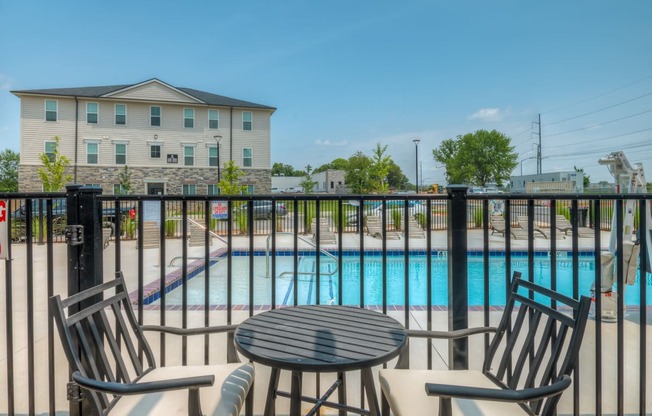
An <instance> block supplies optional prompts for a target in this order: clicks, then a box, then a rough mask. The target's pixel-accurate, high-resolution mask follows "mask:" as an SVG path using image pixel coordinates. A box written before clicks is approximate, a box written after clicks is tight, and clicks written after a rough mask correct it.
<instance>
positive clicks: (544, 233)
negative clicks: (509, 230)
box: [516, 215, 550, 240]
mask: <svg viewBox="0 0 652 416" xmlns="http://www.w3.org/2000/svg"><path fill="white" fill-rule="evenodd" d="M516 219H517V220H518V225H520V226H521V228H522V229H524V230H525V232H526V233H527V230H528V227H529V223H528V217H525V216H522V215H519V216H517V217H516ZM532 230H533V231H534V232H535V233H538V234H539V235H541V236H542V237H543V238H545V239H548V240H549V239H550V231H549V230H546V229H542V228H540V227H539V226H538V225H536V224H533V225H532ZM535 237H536V234H535Z"/></svg>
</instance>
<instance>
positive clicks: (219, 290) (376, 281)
mask: <svg viewBox="0 0 652 416" xmlns="http://www.w3.org/2000/svg"><path fill="white" fill-rule="evenodd" d="M404 260H405V258H404V256H403V255H402V254H393V255H388V256H387V263H386V264H387V266H386V267H387V268H386V270H387V285H386V287H385V288H383V279H382V276H383V264H382V258H381V257H380V256H365V258H364V261H365V263H364V294H363V299H364V304H365V305H382V303H383V291H385V292H386V294H387V295H386V296H387V304H388V305H400V306H404V305H405V283H404V279H405V261H404ZM232 261H233V267H232V270H233V279H232V300H231V303H232V304H234V305H248V304H249V257H247V256H234V257H232ZM426 261H427V258H426V256H425V254H416V255H413V254H411V255H410V261H409V266H408V273H409V304H410V306H415V305H426V304H427V267H426ZM431 261H432V288H433V290H432V305H439V306H447V305H448V260H447V259H446V258H445V256H441V257H439V256H433V257H432V259H431ZM320 263H321V264H320V267H321V270H322V275H321V277H320V279H319V288H320V290H319V292H320V303H322V304H328V303H335V304H337V303H339V299H338V293H339V273H338V272H337V264H336V263H335V262H334V261H332V260H330V259H328V258H327V257H324V256H322V257H321V260H320ZM342 264H343V266H342V283H341V284H342V304H344V305H358V304H359V303H360V278H359V275H360V257H359V256H358V255H345V256H343V260H342ZM578 264H579V267H578V268H579V290H580V294H583V295H589V294H590V288H591V285H592V283H593V281H594V279H595V270H594V262H593V257H592V256H582V257H580V260H579V263H578ZM550 266H551V262H550V258H549V257H547V256H536V257H535V264H534V282H535V283H538V284H541V285H544V286H548V287H549V286H550ZM298 270H299V272H300V273H305V274H300V275H299V278H298V284H297V287H296V288H295V287H294V278H293V273H292V271H293V258H292V257H288V256H279V257H277V259H276V275H277V278H276V290H275V292H276V293H275V300H276V304H277V305H283V304H293V303H294V290H295V289H296V290H297V296H298V302H299V304H315V303H316V301H315V300H316V296H317V290H316V288H317V279H316V274H315V270H316V261H315V257H314V256H310V255H304V256H301V257H300V259H299V267H298ZM468 270H469V285H468V291H469V306H481V305H482V304H483V302H484V263H483V258H482V257H481V256H469V257H468ZM514 270H516V271H520V272H521V273H522V274H523V277H524V278H527V276H528V270H527V257H526V256H512V271H514ZM209 274H210V282H209V288H210V291H209V304H210V305H225V304H226V303H227V296H226V287H227V286H226V284H227V282H226V274H227V260H226V259H224V260H221V261H219V262H217V263H216V264H214V265H213V266H211V268H210V272H209ZM329 274H330V275H329ZM505 284H506V282H505V260H504V257H502V256H492V257H490V259H489V287H490V291H489V303H490V305H504V303H505ZM253 285H254V290H253V304H254V305H270V304H271V299H272V279H271V278H270V277H267V276H266V261H265V256H254V279H253ZM204 288H205V274H204V273H199V274H197V275H196V276H195V277H193V278H192V279H190V280H189V281H188V304H189V305H202V304H204ZM572 288H573V283H572V262H571V259H570V257H568V258H564V257H563V256H561V257H558V258H557V290H558V291H560V292H562V293H565V294H567V295H571V296H572V290H573V289H572ZM646 288H647V299H648V304H650V302H652V279H651V278H650V275H649V274H648V275H647V284H646ZM157 303H159V301H155V302H153V303H152V304H157ZM625 303H626V304H628V305H638V304H639V284H638V279H637V283H636V284H635V285H633V286H626V290H625ZM166 304H167V305H180V304H182V291H181V290H180V288H177V289H174V290H172V291H170V292H169V293H168V294H167V295H166Z"/></svg>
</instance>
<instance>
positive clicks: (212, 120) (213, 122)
mask: <svg viewBox="0 0 652 416" xmlns="http://www.w3.org/2000/svg"><path fill="white" fill-rule="evenodd" d="M208 128H209V129H219V128H220V112H219V111H217V110H208Z"/></svg>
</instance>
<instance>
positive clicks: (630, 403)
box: [0, 230, 652, 415]
mask: <svg viewBox="0 0 652 416" xmlns="http://www.w3.org/2000/svg"><path fill="white" fill-rule="evenodd" d="M603 234H604V235H603V240H602V246H603V247H605V248H606V246H607V244H608V238H609V234H608V233H603ZM285 238H287V243H286V242H285V241H286V240H283V239H279V240H278V243H277V245H278V246H279V247H281V246H283V245H285V244H290V242H291V239H290V238H289V237H285ZM343 238H344V241H343V245H344V247H345V248H352V249H356V248H358V244H359V238H360V237H359V235H358V234H345V235H344V236H343ZM446 241H447V235H446V232H445V231H435V232H433V233H432V247H433V249H442V250H445V249H446V244H447V242H446ZM504 241H505V240H504V238H502V237H499V236H491V237H490V248H491V249H495V250H500V249H501V248H504ZM409 243H410V248H411V249H419V248H425V239H410V242H409ZM113 244H114V243H113V242H111V244H110V246H109V248H108V249H106V250H105V251H104V269H105V276H107V277H109V278H110V277H111V276H112V275H113V268H114V255H115V251H114V245H113ZM180 244H181V242H180V240H170V241H169V244H168V246H167V250H166V252H167V253H168V254H167V255H168V259H167V261H166V262H165V264H168V262H169V260H170V259H171V258H172V257H174V256H176V255H178V254H180V253H181V250H180ZM219 244H221V243H219V242H218V241H216V240H214V245H213V249H216V248H217V247H219V246H218V245H219ZM233 244H234V249H236V250H237V249H248V247H249V241H248V239H247V238H245V237H235V238H234V240H233ZM265 244H266V237H265V236H260V237H255V239H254V246H255V248H256V249H263V250H264V248H265ZM404 244H405V242H404V240H403V239H401V240H388V241H387V246H388V248H389V249H392V248H395V249H399V250H401V249H403V248H404ZM534 244H535V249H536V250H546V249H547V248H549V241H548V240H544V239H536V240H535V241H534ZM593 244H594V242H593V239H584V238H582V239H580V247H579V248H580V249H587V250H592V249H593ZM122 247H123V249H122V253H121V257H122V264H123V265H129V267H131V269H130V271H131V270H134V268H133V267H132V265H133V266H135V265H136V264H137V250H136V249H135V244H134V242H123V246H122ZM308 247H309V246H308V245H307V244H305V243H303V242H300V248H308ZM327 247H328V246H324V247H323V248H327ZM33 248H34V259H33V266H34V274H35V276H34V300H35V301H34V323H35V338H34V339H35V357H36V365H35V370H34V371H35V380H36V382H35V390H36V394H35V398H36V412H37V413H47V409H48V403H47V400H48V381H47V380H48V369H47V365H46V363H47V344H48V342H47V302H46V299H47V284H46V280H45V271H46V267H45V265H46V253H45V246H38V245H34V246H33ZM365 248H367V249H374V248H377V249H381V248H382V241H381V240H380V239H376V238H372V237H369V236H366V237H365ZM526 248H527V241H514V240H513V241H512V249H517V250H518V249H526ZM12 249H13V257H14V260H13V261H12V262H11V264H12V275H13V278H12V285H13V291H12V299H13V315H14V316H13V317H14V323H13V330H14V338H13V344H14V345H13V347H14V348H13V349H14V376H15V387H14V388H15V399H16V403H15V406H16V411H17V412H18V413H19V414H23V413H27V409H28V406H27V398H28V396H27V383H28V381H27V379H28V378H27V335H26V327H27V325H26V320H27V310H26V309H27V308H26V306H25V305H26V299H27V285H26V282H25V278H24V276H25V275H26V271H25V268H26V260H25V258H26V253H25V245H16V246H13V247H12ZM469 249H470V250H475V249H477V250H480V249H482V234H481V232H479V231H475V230H472V231H470V232H469ZM557 249H558V250H566V249H571V240H570V238H567V239H560V240H557ZM203 250H204V249H203V247H190V248H189V256H202V255H203ZM144 257H145V258H144V265H145V266H144V270H145V272H144V274H145V284H147V283H148V282H150V281H153V280H156V279H158V277H159V274H160V265H159V264H158V263H159V261H158V250H156V249H146V250H144ZM5 264H6V263H4V262H2V263H0V276H5V267H6V266H5ZM66 265H67V259H66V246H65V245H64V244H55V246H54V270H55V279H54V280H55V281H54V291H55V293H60V292H62V291H65V288H66ZM123 267H124V266H123ZM126 276H127V277H128V278H129V279H130V280H131V281H128V282H127V285H128V288H129V289H130V290H135V289H136V287H137V283H136V282H135V281H134V278H135V276H136V273H135V272H131V273H127V274H126ZM6 290H7V288H6V282H5V279H0V311H2V313H4V312H5V310H6V305H5V299H6V295H5V294H6ZM144 313H145V315H144V316H145V323H151V324H157V323H158V319H159V318H158V311H154V310H146V311H144ZM646 313H647V314H648V322H652V313H651V311H650V308H647V310H646ZM188 314H189V315H188V316H189V322H191V325H192V322H203V316H204V315H203V311H189V312H188ZM389 314H390V315H392V316H395V317H396V318H397V319H398V320H399V321H401V322H402V321H403V316H404V315H403V314H404V313H403V312H402V311H391V312H389ZM499 314H500V312H492V313H491V319H492V321H494V322H497V320H498V319H499ZM166 316H167V323H168V324H169V325H175V324H180V320H181V315H180V313H175V314H173V313H168V314H167V315H166ZM247 316H248V312H247V311H234V313H233V321H234V322H241V321H242V320H244V319H246V317H247ZM639 319H640V315H639V311H638V310H635V311H631V312H628V314H627V316H626V318H625V321H624V333H625V337H624V351H623V353H624V362H625V367H624V373H625V374H626V377H625V382H626V383H625V384H626V385H625V386H624V392H625V397H624V403H625V411H626V413H628V414H634V413H636V414H638V372H639V361H640V360H639V356H640V351H639V342H638V340H639V333H640V331H639V325H638V321H639ZM210 320H211V324H220V323H225V322H226V312H224V311H212V312H211V313H210ZM469 320H470V326H479V325H481V324H482V313H481V312H476V311H471V312H469ZM447 322H448V317H447V312H445V311H435V312H433V323H434V324H433V326H434V328H433V329H440V330H445V329H447ZM6 325H7V321H6V319H3V320H0V414H6V412H7V404H6V398H7V378H6V371H7V370H6V368H7V352H6V345H7V344H6V342H7V341H6ZM199 325H201V324H198V325H197V326H199ZM425 326H426V312H425V311H411V312H410V327H411V328H425ZM601 328H602V354H603V355H602V357H603V358H602V379H603V386H602V396H603V401H602V403H603V413H604V414H615V413H616V405H617V403H616V397H617V386H616V384H617V383H616V380H617V377H616V372H617V360H616V351H617V325H615V324H602V325H601ZM651 328H652V326H651V325H650V324H648V327H647V339H648V342H650V340H652V329H651ZM595 329H596V322H595V321H593V320H590V321H589V324H588V327H587V333H586V336H585V338H584V343H583V346H582V350H581V361H580V369H579V374H580V377H581V380H585V381H586V382H584V383H582V382H580V383H579V386H580V393H581V401H580V403H581V411H582V414H586V415H590V414H595V411H594V403H595V394H596V393H595V386H594V382H593V380H594V379H595V360H596V358H595V354H596V339H595ZM215 337H216V338H215V339H214V340H213V339H212V338H211V346H212V348H211V357H215V359H214V360H212V361H213V362H216V363H217V362H223V361H222V357H224V353H223V350H222V348H223V346H224V342H223V338H219V337H220V336H215ZM149 339H150V341H151V344H152V347H153V348H154V351H155V354H156V356H157V357H158V352H157V351H158V347H159V346H158V341H159V338H158V336H152V337H150V338H149ZM167 339H168V341H167V342H166V349H167V357H168V359H167V360H168V361H167V364H168V365H172V364H175V363H177V362H179V361H180V356H181V354H180V353H179V351H180V348H181V342H180V341H179V340H175V339H174V338H173V337H168V338H167ZM482 344H483V337H477V339H475V340H471V341H470V344H469V347H470V351H471V355H470V366H471V368H479V367H480V360H481V357H482V354H481V350H482ZM54 345H55V386H56V387H55V389H56V407H57V409H58V410H60V411H61V414H67V406H68V405H67V402H66V401H65V385H66V382H67V363H66V361H65V359H64V356H63V352H62V350H61V348H60V347H59V342H58V339H57V340H56V341H55V343H54ZM411 348H412V349H411V360H412V361H411V367H412V368H426V363H425V357H426V351H425V349H426V348H427V347H426V344H425V341H416V342H413V343H412V346H411ZM432 348H433V367H434V368H442V369H443V368H447V361H448V359H447V357H448V349H447V343H446V342H434V343H433V347H432ZM476 352H477V353H476ZM648 355H649V354H648ZM177 357H179V358H177ZM188 357H189V364H193V363H194V364H201V363H202V360H203V343H201V342H197V343H193V342H190V343H189V352H188ZM392 365H393V363H391V362H390V364H389V366H390V367H391V366H392ZM256 371H257V373H256V387H255V414H262V407H263V404H264V399H265V395H266V392H267V381H268V378H269V369H268V368H265V367H263V366H257V368H256ZM646 373H647V374H652V362H650V360H649V359H648V362H647V371H646ZM648 378H649V377H648ZM332 379H333V377H332V376H330V375H322V376H321V381H320V383H319V390H320V391H321V392H323V391H325V390H326V389H327V388H328V387H329V386H330V383H329V382H328V381H329V380H332ZM347 383H348V392H347V396H348V398H349V402H350V403H351V404H353V405H356V404H358V402H359V400H360V397H361V394H360V387H359V373H358V372H355V373H352V374H350V375H348V378H347ZM280 385H281V388H284V389H289V375H288V374H285V372H283V373H282V376H281V384H280ZM316 389H317V387H316V382H315V378H314V377H311V376H308V377H306V378H305V379H304V392H305V393H306V394H308V393H311V392H315V391H316ZM571 389H572V387H571ZM571 399H572V398H571V395H570V394H569V392H567V393H566V394H564V396H563V397H562V400H561V403H560V409H559V410H560V414H572V407H571V404H572V400H571ZM650 402H651V401H650V400H648V409H647V412H648V413H650V414H652V403H650ZM287 404H288V403H287V400H284V399H279V400H278V405H279V406H278V412H277V414H279V415H283V414H287ZM322 414H336V412H335V411H328V412H325V413H322Z"/></svg>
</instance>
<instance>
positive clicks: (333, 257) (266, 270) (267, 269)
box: [265, 232, 338, 277]
mask: <svg viewBox="0 0 652 416" xmlns="http://www.w3.org/2000/svg"><path fill="white" fill-rule="evenodd" d="M275 235H291V236H294V233H288V232H277V233H275ZM296 237H297V238H298V239H299V240H301V241H303V242H305V243H307V244H308V245H310V246H313V247H314V248H317V245H316V244H315V243H314V242H312V241H310V240H308V239H307V238H303V237H301V236H300V235H297V236H296ZM271 238H272V235H271V234H270V235H268V236H267V241H266V242H265V277H269V240H270V239H271ZM319 252H320V253H321V254H323V255H325V256H326V257H329V258H330V259H331V260H333V261H334V262H335V264H337V261H338V260H337V257H335V256H334V255H333V254H332V253H330V252H329V251H327V250H324V249H323V248H321V247H320V248H319ZM335 272H337V268H336V269H335ZM335 272H333V273H331V274H327V275H328V276H330V275H332V274H335ZM310 274H312V273H310ZM315 274H316V273H315Z"/></svg>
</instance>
